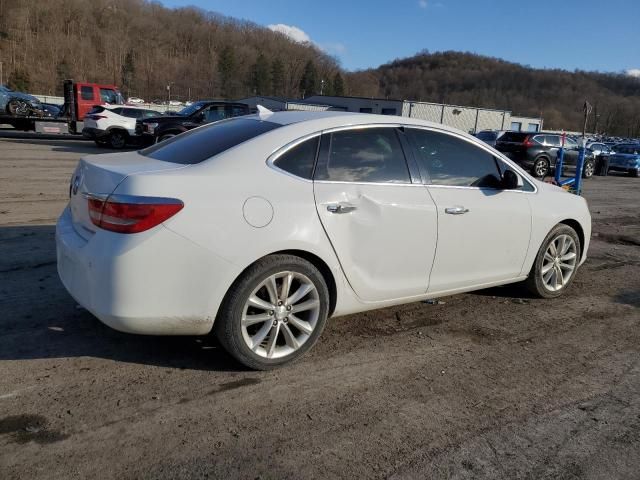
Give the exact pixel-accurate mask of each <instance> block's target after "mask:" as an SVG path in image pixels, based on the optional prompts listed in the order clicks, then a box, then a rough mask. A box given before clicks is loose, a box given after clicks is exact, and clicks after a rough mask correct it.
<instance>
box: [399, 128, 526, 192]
mask: <svg viewBox="0 0 640 480" xmlns="http://www.w3.org/2000/svg"><path fill="white" fill-rule="evenodd" d="M404 127H405V128H416V129H419V130H428V131H432V132H438V133H444V134H445V135H450V136H452V137H456V138H458V139H460V140H464V141H465V142H467V143H470V144H471V145H474V146H476V147H479V148H481V149H482V150H485V151H486V152H487V153H489V154H490V155H492V156H494V157H497V158H498V160H500V161H502V162H503V163H506V164H507V165H509V167H511V168H512V169H513V170H514V171H516V172H518V174H519V175H520V176H521V177H522V181H523V182H528V183H529V184H530V185H531V186H532V187H533V191H532V192H527V191H525V190H508V191H509V192H520V193H538V187H537V185H535V184H534V183H532V182H530V181H529V179H528V178H527V177H528V174H527V173H526V172H525V171H524V170H523V169H522V168H520V166H519V165H517V164H515V163H513V162H512V161H511V159H509V158H507V157H506V156H505V155H503V154H502V153H501V152H498V151H497V150H493V149H491V147H489V145H487V144H485V143H484V142H482V141H480V140H478V139H473V138H467V137H466V136H465V135H461V134H459V133H457V132H452V131H450V130H445V129H442V128H437V127H431V126H426V125H404ZM424 185H426V186H428V187H445V188H471V189H476V190H496V191H507V190H500V189H496V188H491V189H487V188H481V187H465V186H458V185H435V184H433V183H425V184H424Z"/></svg>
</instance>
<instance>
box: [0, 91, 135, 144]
mask: <svg viewBox="0 0 640 480" xmlns="http://www.w3.org/2000/svg"><path fill="white" fill-rule="evenodd" d="M63 87H64V88H63V90H64V105H63V106H62V110H60V114H59V115H58V116H56V117H45V116H42V115H27V116H13V115H3V114H0V123H4V124H9V125H12V126H13V127H15V128H17V129H19V130H35V131H36V132H38V133H78V134H79V133H81V132H82V126H83V125H82V121H83V120H84V117H85V115H86V114H87V113H89V111H90V110H91V109H92V108H93V107H94V106H95V105H105V104H110V105H114V104H115V105H122V104H124V103H125V101H124V97H123V96H122V94H121V93H120V90H118V87H117V86H115V85H103V84H98V83H86V82H74V81H73V80H65V81H64V85H63Z"/></svg>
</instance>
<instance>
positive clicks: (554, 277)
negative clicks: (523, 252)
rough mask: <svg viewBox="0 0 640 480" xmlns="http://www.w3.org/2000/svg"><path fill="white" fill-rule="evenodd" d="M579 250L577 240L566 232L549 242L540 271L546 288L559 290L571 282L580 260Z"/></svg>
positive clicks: (553, 290) (554, 290) (552, 290)
mask: <svg viewBox="0 0 640 480" xmlns="http://www.w3.org/2000/svg"><path fill="white" fill-rule="evenodd" d="M577 251H578V249H577V246H576V243H575V241H574V240H573V238H571V237H570V236H569V235H566V234H562V235H558V236H557V237H555V238H554V239H553V240H551V242H549V245H548V246H547V250H546V251H545V252H544V258H543V260H542V269H541V271H540V273H541V275H542V282H543V283H544V286H545V288H547V289H548V290H549V291H551V292H557V291H558V290H561V289H562V288H563V287H564V286H565V285H566V284H567V283H569V280H571V276H572V275H573V272H574V271H575V269H576V264H577V262H578V255H577Z"/></svg>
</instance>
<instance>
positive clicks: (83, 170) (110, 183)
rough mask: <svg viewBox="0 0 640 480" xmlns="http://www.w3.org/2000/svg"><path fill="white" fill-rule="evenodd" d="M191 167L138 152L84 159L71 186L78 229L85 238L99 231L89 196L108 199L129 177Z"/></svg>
mask: <svg viewBox="0 0 640 480" xmlns="http://www.w3.org/2000/svg"><path fill="white" fill-rule="evenodd" d="M188 166H189V165H179V164H175V163H169V162H162V161H159V160H154V159H153V158H150V157H145V156H143V155H140V154H139V153H138V152H126V153H113V154H111V153H109V154H106V155H92V156H89V157H85V158H83V159H81V160H80V162H79V163H78V166H77V167H76V170H75V171H74V172H73V175H72V176H71V183H70V185H69V208H70V210H71V218H72V220H73V226H74V228H75V229H76V231H77V232H78V234H79V235H81V236H82V237H83V238H85V239H88V238H90V237H91V236H92V235H93V234H94V233H95V231H96V230H97V228H98V227H96V226H95V225H94V224H93V222H91V218H90V217H89V204H88V201H87V196H88V195H94V196H99V197H108V196H109V195H110V194H111V193H113V191H114V190H115V189H116V187H117V186H118V185H119V184H120V183H121V182H122V181H123V180H124V179H125V178H127V177H128V176H129V175H136V174H141V173H151V172H159V171H167V170H178V169H182V168H187V167H188Z"/></svg>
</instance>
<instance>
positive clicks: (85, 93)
mask: <svg viewBox="0 0 640 480" xmlns="http://www.w3.org/2000/svg"><path fill="white" fill-rule="evenodd" d="M80 98H82V100H93V87H89V86H84V87H80Z"/></svg>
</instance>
